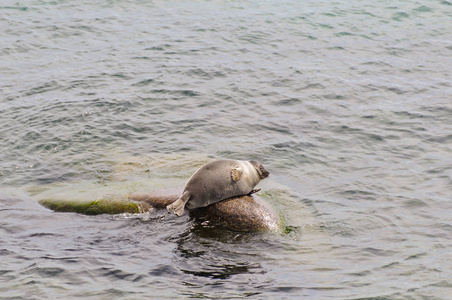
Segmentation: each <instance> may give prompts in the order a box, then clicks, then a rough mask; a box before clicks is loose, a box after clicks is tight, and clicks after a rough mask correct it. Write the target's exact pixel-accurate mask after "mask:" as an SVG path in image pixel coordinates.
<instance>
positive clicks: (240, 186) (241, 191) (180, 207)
mask: <svg viewBox="0 0 452 300" xmlns="http://www.w3.org/2000/svg"><path fill="white" fill-rule="evenodd" d="M237 174H238V175H237ZM268 175H269V172H268V171H267V170H265V168H264V167H263V166H262V164H260V163H258V162H256V161H241V160H217V161H214V162H211V163H208V164H205V165H204V166H202V167H201V168H199V169H198V170H197V171H196V172H195V173H194V174H193V175H192V176H191V177H190V179H189V180H188V181H187V183H186V185H185V188H184V191H183V192H182V195H181V196H180V197H179V199H177V200H176V201H175V202H174V203H172V204H170V205H168V206H167V207H166V208H167V209H168V211H170V212H173V213H175V214H176V215H178V216H180V215H182V213H183V212H184V208H185V207H186V208H187V209H189V210H191V209H195V208H199V207H205V206H208V205H210V204H212V203H216V202H219V201H221V200H225V199H228V198H231V197H234V196H241V195H247V194H250V193H251V192H252V191H253V189H254V187H255V186H256V185H257V184H258V183H259V181H261V180H262V179H264V178H266V177H268ZM237 178H238V179H237Z"/></svg>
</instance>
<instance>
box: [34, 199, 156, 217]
mask: <svg viewBox="0 0 452 300" xmlns="http://www.w3.org/2000/svg"><path fill="white" fill-rule="evenodd" d="M38 202H39V203H40V204H41V205H42V206H44V207H47V208H49V209H51V210H53V211H56V212H75V213H80V214H85V215H100V214H121V213H132V214H134V213H143V212H146V211H149V210H151V209H152V206H151V205H149V204H147V203H146V202H134V201H131V200H130V199H129V198H128V197H115V196H110V197H105V198H102V199H97V200H94V201H93V200H88V201H85V200H65V199H41V200H39V201H38Z"/></svg>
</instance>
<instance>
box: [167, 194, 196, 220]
mask: <svg viewBox="0 0 452 300" xmlns="http://www.w3.org/2000/svg"><path fill="white" fill-rule="evenodd" d="M189 199H190V193H189V192H184V193H183V194H182V196H180V197H179V199H177V200H176V201H174V202H173V203H171V204H170V205H168V206H167V207H166V209H167V210H168V211H169V212H173V213H174V214H176V215H177V216H178V217H180V216H181V215H182V214H183V213H184V207H185V204H186V203H187V201H188V200H189Z"/></svg>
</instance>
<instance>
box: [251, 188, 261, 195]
mask: <svg viewBox="0 0 452 300" xmlns="http://www.w3.org/2000/svg"><path fill="white" fill-rule="evenodd" d="M260 190H262V189H261V188H257V189H254V190H252V191H251V192H250V193H249V194H248V195H251V194H254V193H257V192H259V191H260Z"/></svg>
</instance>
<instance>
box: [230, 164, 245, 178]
mask: <svg viewBox="0 0 452 300" xmlns="http://www.w3.org/2000/svg"><path fill="white" fill-rule="evenodd" d="M242 174H243V172H242V169H241V168H240V167H239V166H234V167H233V168H232V170H231V179H232V180H233V181H237V180H239V179H240V178H242Z"/></svg>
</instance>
